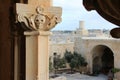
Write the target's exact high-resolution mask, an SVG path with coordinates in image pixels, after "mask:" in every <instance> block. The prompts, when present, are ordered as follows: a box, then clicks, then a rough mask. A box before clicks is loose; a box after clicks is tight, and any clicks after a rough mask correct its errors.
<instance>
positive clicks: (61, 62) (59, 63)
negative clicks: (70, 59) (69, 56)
mask: <svg viewBox="0 0 120 80" xmlns="http://www.w3.org/2000/svg"><path fill="white" fill-rule="evenodd" d="M64 67H66V61H65V59H64V58H60V55H55V56H54V69H55V74H56V72H57V70H58V69H59V68H64Z"/></svg>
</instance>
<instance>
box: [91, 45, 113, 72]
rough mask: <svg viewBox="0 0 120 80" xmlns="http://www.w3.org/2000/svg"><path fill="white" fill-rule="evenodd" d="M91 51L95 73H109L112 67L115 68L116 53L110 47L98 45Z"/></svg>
mask: <svg viewBox="0 0 120 80" xmlns="http://www.w3.org/2000/svg"><path fill="white" fill-rule="evenodd" d="M91 53H92V72H93V73H100V72H102V73H108V72H109V70H110V69H112V68H114V53H113V51H112V49H111V48H110V47H108V46H106V45H96V46H95V47H94V48H93V49H92V51H91Z"/></svg>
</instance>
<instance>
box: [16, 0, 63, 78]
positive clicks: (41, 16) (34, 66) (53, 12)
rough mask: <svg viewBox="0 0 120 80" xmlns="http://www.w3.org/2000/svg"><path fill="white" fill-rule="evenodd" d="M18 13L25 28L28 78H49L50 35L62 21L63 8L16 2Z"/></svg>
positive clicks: (19, 19) (18, 17)
mask: <svg viewBox="0 0 120 80" xmlns="http://www.w3.org/2000/svg"><path fill="white" fill-rule="evenodd" d="M39 1H42V0H39ZM21 7H22V8H21ZM16 13H17V21H18V22H19V23H20V24H21V27H23V28H24V29H25V32H24V35H25V36H26V80H49V50H48V49H49V48H48V46H49V42H48V41H49V35H50V30H51V29H52V28H54V27H55V26H56V24H58V23H59V22H60V21H61V14H62V9H61V8H60V7H42V6H41V5H38V4H37V6H36V5H35V6H33V5H26V4H16Z"/></svg>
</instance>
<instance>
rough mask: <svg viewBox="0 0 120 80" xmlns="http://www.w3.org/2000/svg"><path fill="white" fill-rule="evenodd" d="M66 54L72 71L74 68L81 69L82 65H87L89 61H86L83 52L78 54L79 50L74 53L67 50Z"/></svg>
mask: <svg viewBox="0 0 120 80" xmlns="http://www.w3.org/2000/svg"><path fill="white" fill-rule="evenodd" d="M64 56H65V59H66V61H67V63H69V66H70V68H71V72H72V70H73V69H74V68H78V69H79V68H80V67H81V66H87V62H86V61H85V58H84V57H82V56H81V54H78V53H77V52H74V53H73V54H72V53H71V52H68V51H67V50H66V52H65V55H64Z"/></svg>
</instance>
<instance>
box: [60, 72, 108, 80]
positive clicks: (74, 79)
mask: <svg viewBox="0 0 120 80" xmlns="http://www.w3.org/2000/svg"><path fill="white" fill-rule="evenodd" d="M60 76H65V77H66V78H67V80H107V76H105V75H103V74H100V75H98V76H88V75H83V74H79V73H76V74H60Z"/></svg>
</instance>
